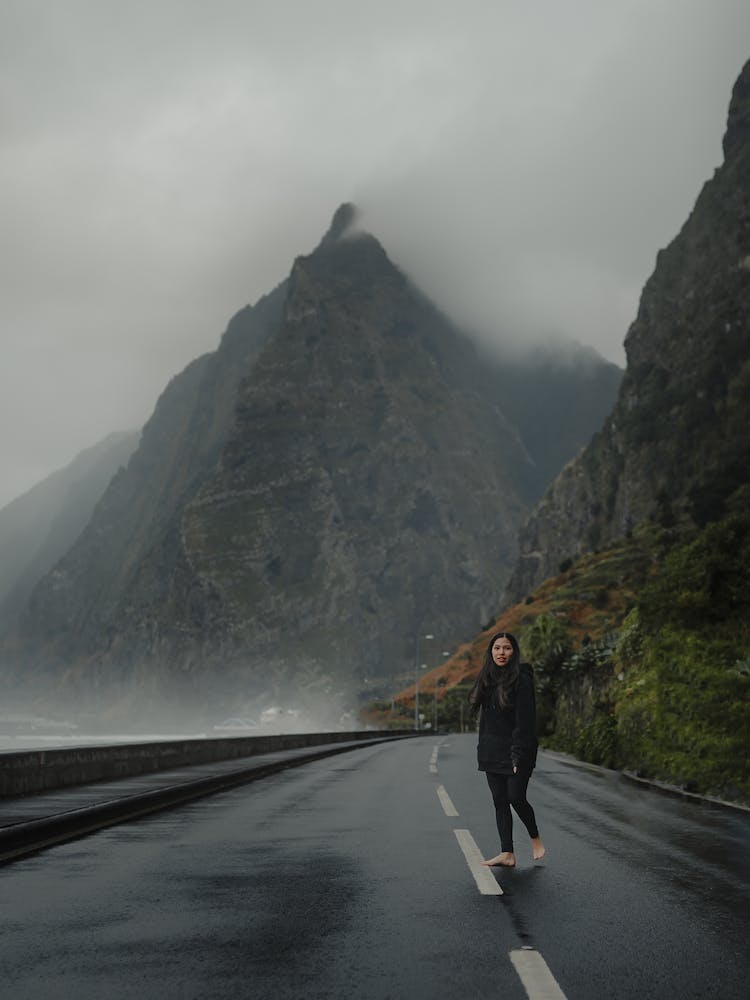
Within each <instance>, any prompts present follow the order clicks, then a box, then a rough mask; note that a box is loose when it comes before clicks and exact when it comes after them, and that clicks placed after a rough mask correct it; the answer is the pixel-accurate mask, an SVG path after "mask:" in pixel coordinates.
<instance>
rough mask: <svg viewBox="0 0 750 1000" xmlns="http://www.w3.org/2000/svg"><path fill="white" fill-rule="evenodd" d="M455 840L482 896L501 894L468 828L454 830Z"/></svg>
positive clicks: (501, 891)
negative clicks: (483, 862)
mask: <svg viewBox="0 0 750 1000" xmlns="http://www.w3.org/2000/svg"><path fill="white" fill-rule="evenodd" d="M453 832H454V833H455V835H456V840H457V841H458V845H459V847H460V848H461V850H462V851H463V852H464V857H465V858H466V864H467V865H468V866H469V871H470V872H471V874H472V875H473V876H474V881H475V882H476V884H477V889H479V891H480V892H481V893H482V895H483V896H502V894H503V890H502V889H501V888H500V886H499V885H498V884H497V882H496V881H495V876H494V875H493V874H492V872H491V871H490V869H489V868H485V867H484V865H483V864H482V853H481V851H480V850H479V848H478V847H477V845H476V842H475V840H474V838H473V837H472V835H471V834H470V833H469V831H468V830H454V831H453Z"/></svg>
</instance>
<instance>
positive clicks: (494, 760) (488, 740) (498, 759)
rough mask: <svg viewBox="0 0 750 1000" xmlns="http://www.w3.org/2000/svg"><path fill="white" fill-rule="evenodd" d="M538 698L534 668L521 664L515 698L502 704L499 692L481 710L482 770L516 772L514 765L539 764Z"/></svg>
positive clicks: (498, 772) (479, 751) (530, 766)
mask: <svg viewBox="0 0 750 1000" xmlns="http://www.w3.org/2000/svg"><path fill="white" fill-rule="evenodd" d="M536 751H537V738H536V699H535V696H534V671H533V670H532V668H531V666H530V665H529V664H528V663H522V664H521V665H520V669H519V674H518V687H517V688H516V697H515V701H514V703H513V704H512V705H510V706H509V707H508V708H500V705H499V703H498V700H497V693H496V692H493V695H492V698H491V699H490V701H489V704H488V705H487V706H486V707H483V708H482V709H481V712H480V714H479V744H478V746H477V758H478V761H479V770H480V771H494V772H495V773H497V774H512V773H513V767H514V765H515V766H516V767H519V768H532V767H533V766H534V765H535V764H536Z"/></svg>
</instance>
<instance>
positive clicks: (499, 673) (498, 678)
mask: <svg viewBox="0 0 750 1000" xmlns="http://www.w3.org/2000/svg"><path fill="white" fill-rule="evenodd" d="M498 639H507V640H508V642H509V643H510V644H511V646H512V647H513V656H511V658H510V659H509V660H508V662H507V663H506V664H505V666H504V667H498V665H497V664H496V663H495V661H494V660H493V659H492V647H493V646H494V645H495V642H496V641H497V640H498ZM520 665H521V650H520V649H519V646H518V640H517V639H516V637H515V636H514V635H511V634H510V632H495V634H494V635H493V636H492V638H491V639H490V641H489V643H488V644H487V649H486V650H485V652H484V661H483V663H482V669H481V670H480V671H479V675H478V676H477V679H476V681H474V687H473V688H472V689H471V691H470V692H469V711H470V712H471V714H472V715H476V714H477V713H478V712H479V709H480V708H488V707H489V704H490V702H491V701H492V697H493V695H495V693H497V702H498V704H499V706H500V708H508V707H509V706H510V705H512V704H513V701H514V698H515V693H516V687H517V686H518V673H519V668H520Z"/></svg>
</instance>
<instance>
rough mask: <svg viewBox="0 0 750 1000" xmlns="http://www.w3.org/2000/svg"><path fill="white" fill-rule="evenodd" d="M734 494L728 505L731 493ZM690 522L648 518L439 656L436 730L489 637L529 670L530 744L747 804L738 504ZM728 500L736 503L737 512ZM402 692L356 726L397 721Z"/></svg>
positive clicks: (743, 531) (451, 719) (744, 537)
mask: <svg viewBox="0 0 750 1000" xmlns="http://www.w3.org/2000/svg"><path fill="white" fill-rule="evenodd" d="M738 498H739V500H740V501H741V502H739V503H738V502H736V501H737V499H738ZM745 499H746V498H745V497H744V496H740V494H737V495H736V497H735V503H734V504H731V505H730V506H732V507H734V508H735V511H734V513H731V514H729V515H728V516H726V517H724V518H723V519H721V520H720V521H717V522H714V523H712V524H709V525H707V526H706V527H705V528H703V529H702V530H699V531H696V530H693V531H692V532H690V533H684V529H683V533H679V532H678V530H677V529H676V528H674V527H669V528H664V527H663V526H662V525H658V524H654V523H650V524H645V525H642V526H640V527H639V528H638V529H636V531H634V532H633V534H632V535H631V537H629V538H627V539H623V540H622V541H621V542H619V543H617V545H614V546H612V547H610V548H608V549H606V550H603V551H601V552H597V553H592V554H589V555H586V556H584V557H582V558H581V559H580V560H579V561H578V562H576V563H575V564H573V563H570V562H569V561H568V562H566V563H565V564H563V565H562V566H561V567H560V569H561V572H560V573H559V575H558V576H556V577H553V578H551V579H549V580H547V581H545V583H543V584H542V585H541V586H540V587H538V588H537V590H535V591H534V593H533V594H530V595H529V596H528V597H526V599H525V600H524V601H522V602H520V603H519V604H517V605H514V606H513V607H512V608H509V609H508V610H507V611H506V612H504V613H503V614H502V615H501V616H500V617H499V618H498V619H497V621H493V622H491V623H489V624H488V627H487V629H486V630H485V631H483V632H482V633H481V634H480V635H479V636H477V637H476V638H475V639H474V640H473V641H472V642H471V643H467V644H465V645H464V646H462V647H461V648H460V649H459V650H458V651H457V652H456V653H455V654H454V655H453V657H451V659H450V660H448V661H447V662H446V663H445V664H443V665H441V666H440V668H438V669H437V670H435V671H431V672H430V673H429V674H428V675H426V676H425V677H423V679H422V685H421V696H422V697H423V698H424V699H425V701H426V702H427V703H428V704H430V705H431V704H432V698H433V686H434V684H436V683H437V685H438V689H437V690H438V699H439V706H440V708H439V712H440V715H439V717H440V721H441V727H442V728H450V729H454V730H458V729H459V728H466V727H467V726H468V718H467V714H466V695H467V692H468V690H469V687H470V684H471V681H472V679H473V678H474V677H475V676H476V674H477V672H478V670H479V668H480V666H481V660H482V656H483V653H484V650H485V648H486V645H487V642H488V641H489V638H490V636H491V635H492V633H493V632H494V631H497V630H500V629H507V630H508V631H512V632H514V633H515V634H516V635H517V636H518V637H519V639H520V642H521V649H522V652H523V655H524V658H525V659H528V660H530V661H531V663H532V664H533V665H534V671H535V677H536V686H537V704H538V710H539V733H540V740H541V742H542V744H543V745H545V746H547V747H549V748H551V749H556V750H561V751H564V752H567V753H572V754H574V755H575V756H577V757H579V758H581V759H583V760H587V761H590V762H592V763H595V764H603V765H604V766H606V767H614V768H621V769H626V770H634V771H636V772H638V773H640V774H642V775H644V776H647V777H651V778H655V779H659V780H663V781H667V782H671V783H674V784H678V785H681V786H683V787H685V788H688V789H691V790H694V791H698V792H702V793H706V794H711V795H718V796H721V797H724V798H728V799H733V800H737V801H746V802H750V771H749V766H748V765H749V762H750V512H748V505H747V503H746V502H744V500H745ZM737 508H740V509H739V510H738V509H737ZM413 694H414V692H413V688H410V689H407V690H406V691H404V692H402V693H401V694H400V695H398V696H397V698H396V701H395V710H394V711H392V712H388V711H385V710H386V709H387V708H388V706H386V705H385V704H383V705H381V706H378V708H380V713H378V712H377V711H376V710H375V709H376V707H375V706H372V709H373V711H371V712H370V713H368V716H367V718H368V719H369V720H370V721H373V722H377V723H379V724H385V725H387V724H388V721H389V719H388V716H389V714H392V715H393V720H392V723H393V724H396V722H397V721H398V722H399V724H404V720H405V719H408V718H409V716H410V713H411V712H412V711H413Z"/></svg>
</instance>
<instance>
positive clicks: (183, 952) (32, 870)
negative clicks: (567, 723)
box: [0, 736, 750, 1000]
mask: <svg viewBox="0 0 750 1000" xmlns="http://www.w3.org/2000/svg"><path fill="white" fill-rule="evenodd" d="M475 742H476V741H475V737H473V736H447V737H444V738H441V737H430V738H422V739H414V740H402V741H399V742H395V743H386V744H381V745H378V746H375V747H369V748H365V749H357V750H354V751H352V752H350V753H346V754H343V755H340V756H337V757H331V758H328V759H325V760H321V761H317V762H315V763H311V764H308V765H305V766H304V767H301V768H297V769H294V770H290V771H285V772H282V773H281V774H278V775H275V776H273V777H269V778H266V779H264V780H261V781H257V782H255V783H253V784H251V785H247V786H244V787H241V788H237V789H234V790H232V791H229V792H224V793H221V794H218V795H214V796H212V797H210V798H206V799H201V800H199V801H197V802H194V803H192V804H190V805H186V806H182V807H180V808H177V809H173V810H170V811H168V812H164V813H160V814H157V815H154V816H151V817H147V818H145V819H141V820H137V821H134V822H131V823H128V824H126V825H123V826H119V827H112V828H109V829H106V830H102V831H100V832H98V833H96V834H94V835H92V836H89V837H86V838H84V839H81V840H77V841H74V842H71V843H67V844H62V845H59V846H57V847H54V848H51V849H50V850H48V851H45V852H43V853H40V854H38V855H34V856H31V857H27V858H24V859H22V860H19V861H16V862H14V863H12V864H8V865H6V866H4V867H2V868H0V920H1V921H2V924H1V926H2V934H0V996H2V998H3V1000H21V998H22V1000H42V998H54V1000H67V998H76V1000H119V998H139V1000H141V998H142V1000H171V998H180V1000H191V998H195V1000H208V998H214V997H215V998H222V1000H229V998H232V1000H233V998H246V997H247V998H266V997H268V998H279V1000H284V998H295V1000H296V998H305V1000H315V998H325V1000H335V998H339V997H341V998H344V997H346V998H352V997H353V998H364V1000H367V998H372V1000H386V998H393V1000H401V998H409V1000H419V998H422V997H424V998H450V1000H458V998H461V1000H465V998H484V997H488V998H489V997H492V998H497V997H502V998H504V1000H523V998H525V997H527V996H529V995H530V996H532V997H534V1000H555V998H557V1000H559V998H560V997H567V998H568V1000H589V998H590V1000H602V998H607V1000H620V998H623V1000H625V998H655V1000H656V998H659V1000H690V998H695V1000H699V998H700V1000H707V998H717V1000H734V998H737V1000H740V998H742V1000H746V997H747V996H748V983H749V982H750V953H749V951H748V927H749V925H750V921H749V920H748V916H750V908H749V905H748V895H749V894H748V888H749V887H750V860H749V857H750V855H749V852H748V847H749V846H750V816H748V815H747V814H741V813H733V812H727V811H723V810H718V809H709V808H705V807H699V806H696V805H695V804H693V803H686V802H682V801H680V800H677V799H671V798H667V797H664V796H661V795H658V794H656V793H654V792H649V791H644V790H642V789H641V788H637V787H634V786H632V785H629V784H628V783H627V782H625V781H624V780H622V779H617V778H615V777H614V776H612V775H611V774H608V773H603V772H590V771H588V770H584V769H579V768H572V767H570V766H568V765H566V764H563V763H560V762H559V761H558V760H555V759H553V758H551V757H548V756H541V757H540V761H539V765H538V767H537V770H536V772H535V774H534V777H533V778H532V781H531V784H530V786H529V798H530V800H531V801H532V803H533V805H534V806H535V809H536V812H537V818H538V821H539V826H540V830H541V833H542V836H543V838H544V840H545V843H546V845H547V849H548V855H547V858H546V859H545V860H544V861H543V862H541V863H537V864H534V863H533V862H532V860H531V854H530V850H529V846H528V840H527V838H526V836H525V833H523V830H522V829H517V836H516V855H517V858H518V862H519V864H518V867H517V868H516V869H515V870H513V871H509V870H500V871H498V873H497V875H496V878H492V876H490V881H489V883H487V882H485V883H483V888H484V893H483V892H480V888H479V886H478V884H477V882H476V881H475V877H474V873H473V870H472V868H471V867H470V866H469V863H468V862H467V858H466V855H465V853H464V849H463V848H465V849H466V850H467V851H468V852H469V855H470V854H471V845H472V843H473V842H475V843H476V844H477V845H478V847H479V849H480V850H481V851H482V852H483V853H484V854H485V856H489V855H490V854H494V853H495V852H496V851H497V850H498V842H497V834H496V831H495V826H494V816H493V813H492V808H491V800H490V796H489V791H488V789H487V786H486V783H485V780H484V776H483V775H480V774H478V773H477V771H476V764H475V757H474V746H475ZM439 786H440V787H442V789H444V791H443V792H441V795H440V796H439V795H438V787H439ZM451 806H453V807H454V810H451ZM446 810H448V812H451V811H455V812H457V813H458V815H457V816H452V815H447V814H446ZM456 830H463V831H468V833H466V834H459V835H458V836H457V834H456V833H455V831H456ZM462 844H463V848H462ZM474 870H478V869H476V868H475V869H474ZM482 871H484V874H485V877H486V876H487V872H486V869H485V870H482ZM493 887H494V892H495V893H498V892H499V888H498V887H501V889H502V892H503V894H502V895H499V894H490V893H491V891H492V890H493ZM485 893H487V894H485ZM519 970H520V972H519ZM522 976H523V977H524V978H523V980H522ZM524 983H526V985H524Z"/></svg>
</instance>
